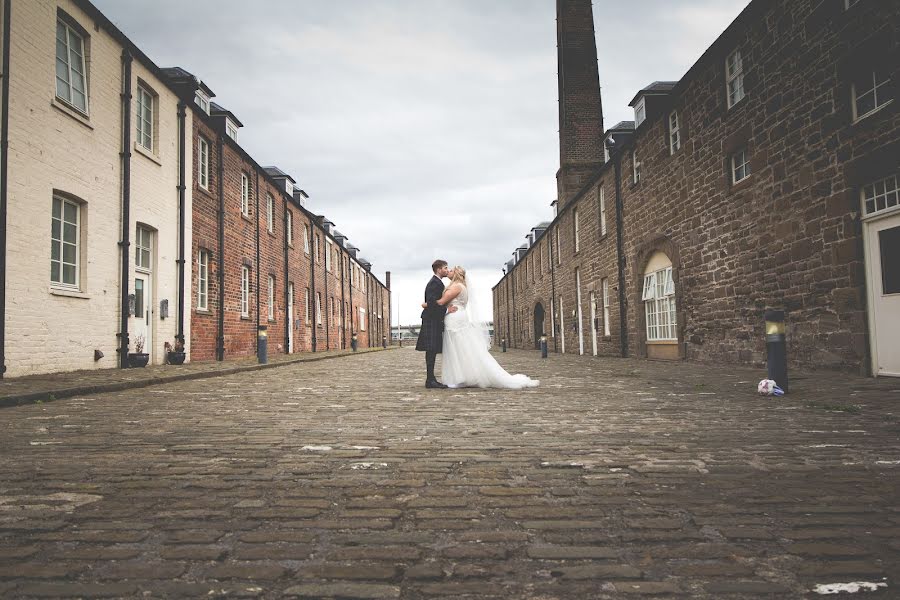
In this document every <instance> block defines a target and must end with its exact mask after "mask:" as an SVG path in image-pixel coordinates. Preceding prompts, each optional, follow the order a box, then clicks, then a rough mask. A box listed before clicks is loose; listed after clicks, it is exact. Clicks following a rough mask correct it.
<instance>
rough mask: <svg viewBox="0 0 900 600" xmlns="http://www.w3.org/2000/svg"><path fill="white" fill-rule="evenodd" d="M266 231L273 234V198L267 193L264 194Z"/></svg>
mask: <svg viewBox="0 0 900 600" xmlns="http://www.w3.org/2000/svg"><path fill="white" fill-rule="evenodd" d="M266 229H268V230H269V233H275V198H273V197H272V194H270V193H269V192H266Z"/></svg>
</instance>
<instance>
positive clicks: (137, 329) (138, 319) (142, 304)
mask: <svg viewBox="0 0 900 600" xmlns="http://www.w3.org/2000/svg"><path fill="white" fill-rule="evenodd" d="M150 284H151V281H150V274H149V273H138V274H136V275H135V276H134V320H133V323H134V333H133V335H132V338H131V349H132V351H134V352H137V347H136V344H138V343H140V341H141V340H143V346H144V348H143V350H142V352H144V353H145V354H149V355H150V361H151V362H153V351H152V350H153V340H152V334H153V328H152V327H151V326H150V323H151V318H152V314H151V313H152V308H153V302H152V301H151V292H150V291H151V289H152V286H151V285H150Z"/></svg>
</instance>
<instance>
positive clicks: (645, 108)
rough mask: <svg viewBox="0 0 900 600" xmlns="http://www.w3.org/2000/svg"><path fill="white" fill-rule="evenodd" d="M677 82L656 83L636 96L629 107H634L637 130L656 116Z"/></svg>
mask: <svg viewBox="0 0 900 600" xmlns="http://www.w3.org/2000/svg"><path fill="white" fill-rule="evenodd" d="M677 83H678V82H677V81H654V82H653V83H651V84H650V85H648V86H647V87H645V88H644V89H642V90H640V91H639V92H638V93H637V94H635V96H634V99H633V100H632V101H631V102H630V103H629V104H628V106H631V107H634V128H635V129H637V128H638V127H640V126H641V123H643V122H644V121H646V120H647V117H652V116H654V115H655V114H656V113H657V112H658V111H657V108H658V107H659V106H660V104H661V103H662V101H663V100H664V99H665V97H666V96H668V95H669V94H670V93H672V89H673V88H674V87H675V84H677Z"/></svg>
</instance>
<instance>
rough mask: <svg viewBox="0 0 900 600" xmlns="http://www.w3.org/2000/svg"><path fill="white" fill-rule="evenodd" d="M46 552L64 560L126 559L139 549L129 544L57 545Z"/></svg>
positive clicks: (135, 553) (139, 551)
mask: <svg viewBox="0 0 900 600" xmlns="http://www.w3.org/2000/svg"><path fill="white" fill-rule="evenodd" d="M48 554H50V555H51V556H55V557H57V558H61V559H64V560H127V559H129V558H136V557H138V556H140V554H141V550H140V549H139V548H133V547H131V546H98V545H79V546H75V547H71V546H68V547H61V546H57V547H56V548H54V549H53V550H51V551H50V552H49V553H48Z"/></svg>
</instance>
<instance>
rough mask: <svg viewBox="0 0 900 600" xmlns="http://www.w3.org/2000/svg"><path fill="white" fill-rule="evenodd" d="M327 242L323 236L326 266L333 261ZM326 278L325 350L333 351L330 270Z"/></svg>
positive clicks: (324, 286) (323, 287)
mask: <svg viewBox="0 0 900 600" xmlns="http://www.w3.org/2000/svg"><path fill="white" fill-rule="evenodd" d="M323 231H324V230H323ZM327 240H328V238H327V237H324V236H323V238H322V250H323V252H324V253H325V264H326V265H327V264H328V262H329V261H330V260H331V258H329V256H328V243H327ZM324 278H325V282H324V283H323V284H322V289H323V290H324V291H325V298H324V299H325V306H324V308H323V312H324V313H325V315H324V317H325V350H331V325H330V323H329V317H330V316H331V315H330V314H329V313H328V269H325V275H324Z"/></svg>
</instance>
